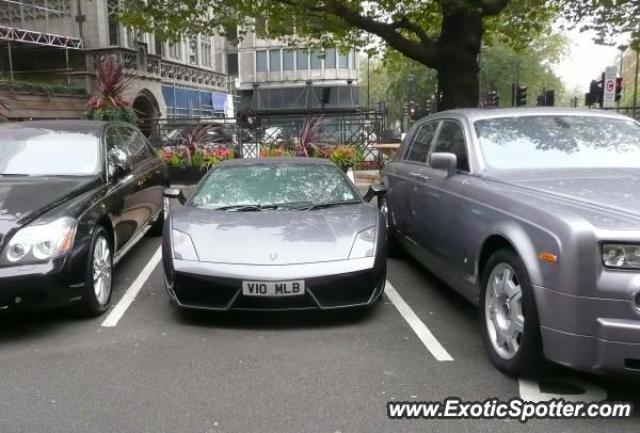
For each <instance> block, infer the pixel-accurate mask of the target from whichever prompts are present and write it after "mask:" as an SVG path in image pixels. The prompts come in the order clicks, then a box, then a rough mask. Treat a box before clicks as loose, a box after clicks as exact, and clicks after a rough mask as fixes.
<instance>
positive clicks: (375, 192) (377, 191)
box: [363, 184, 387, 202]
mask: <svg viewBox="0 0 640 433" xmlns="http://www.w3.org/2000/svg"><path fill="white" fill-rule="evenodd" d="M386 193H387V187H386V186H384V185H382V184H379V185H370V186H369V189H368V190H367V193H366V194H365V195H364V197H363V198H364V200H365V201H367V202H369V201H371V200H372V199H373V198H374V197H379V196H382V195H384V194H386Z"/></svg>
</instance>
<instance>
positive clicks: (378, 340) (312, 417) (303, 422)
mask: <svg viewBox="0 0 640 433" xmlns="http://www.w3.org/2000/svg"><path fill="white" fill-rule="evenodd" d="M158 247H159V240H157V239H145V240H144V241H143V242H142V243H141V244H140V245H139V246H137V247H136V248H135V249H134V250H133V251H132V252H131V253H130V254H129V255H128V257H127V258H126V259H125V260H123V262H122V263H121V264H120V265H119V266H118V267H117V268H116V278H115V289H114V290H115V292H114V303H117V302H118V301H119V300H120V299H121V298H122V297H123V295H124V294H125V293H127V291H128V289H130V287H131V285H132V283H133V282H134V281H135V280H136V277H138V275H139V274H140V272H141V270H142V269H143V268H144V267H145V266H146V265H147V263H148V262H149V260H150V259H151V258H152V257H153V255H154V253H156V251H157V249H158ZM388 279H389V281H390V282H391V283H392V285H393V287H394V288H395V289H396V291H397V292H398V294H399V295H400V297H401V298H402V299H403V300H404V301H405V302H406V303H407V304H408V305H409V307H410V308H411V309H412V310H413V311H414V312H415V314H416V315H417V317H418V318H419V319H420V321H421V322H422V324H424V325H425V326H426V327H427V328H428V329H429V330H430V331H431V333H432V334H433V336H434V337H435V338H436V339H437V341H438V342H439V343H440V344H441V346H442V347H443V349H444V350H446V352H447V353H448V354H449V355H450V356H451V357H452V358H453V360H452V361H437V360H436V359H435V358H434V356H433V355H432V353H431V352H430V351H429V350H428V348H427V347H426V346H425V345H424V344H423V342H422V341H421V340H420V339H419V338H418V336H417V334H416V333H415V332H414V331H413V329H412V328H411V327H410V326H409V324H408V322H407V321H406V320H405V318H404V317H403V316H402V315H401V314H400V312H399V310H398V309H397V308H396V306H395V305H394V304H393V303H391V302H390V301H389V298H385V299H384V300H383V301H382V302H380V303H379V304H378V305H377V306H376V307H374V308H373V309H371V310H368V311H364V312H363V311H358V312H353V311H344V312H339V313H338V312H333V313H326V312H313V313H308V312H305V313H295V314H291V313H278V314H274V313H269V314H266V313H264V314H258V313H228V314H219V313H217V314H184V313H180V312H177V311H176V310H174V309H173V308H172V307H171V305H170V304H169V302H168V299H167V297H166V295H165V293H164V289H163V287H162V271H161V269H160V267H159V266H157V267H156V268H155V270H153V272H152V273H151V274H150V276H149V278H148V279H143V280H144V284H143V285H142V286H141V289H140V292H139V293H138V294H137V296H136V298H135V300H134V301H133V303H132V304H131V305H130V306H129V308H128V309H126V311H124V314H123V315H122V316H121V317H119V320H118V321H117V324H115V326H113V327H105V326H102V324H103V322H104V320H105V319H106V318H107V316H103V317H101V318H98V319H93V320H79V319H76V318H73V317H71V316H70V315H69V314H67V313H65V312H64V311H55V312H48V313H40V314H31V315H19V316H2V317H0V371H1V378H0V433H13V432H25V433H26V432H28V433H39V432H43V433H45V432H46V433H53V432H64V433H73V432H96V433H98V432H109V433H111V432H132V433H138V432H154V433H160V432H171V433H175V432H187V433H191V432H194V433H196V432H198V433H204V432H232V433H236V432H277V433H288V432H292V433H297V432H329V433H335V432H342V433H347V432H367V433H368V432H405V431H406V432H426V431H437V432H518V431H522V432H548V431H558V432H598V433H600V432H602V431H612V432H613V431H615V432H639V431H640V413H639V412H640V411H639V410H638V409H636V410H635V413H634V417H633V418H631V419H615V420H588V421H586V420H534V421H530V422H528V423H527V424H521V423H519V422H518V421H513V420H510V421H508V420H486V421H472V420H390V419H388V418H387V416H386V403H387V402H388V401H390V400H399V401H400V400H401V401H404V400H442V399H444V398H446V397H450V396H458V397H461V398H462V399H464V400H477V401H481V400H484V399H486V398H490V397H496V398H500V399H503V400H509V399H511V398H514V397H518V396H520V394H521V389H524V388H527V387H529V388H530V387H531V386H534V387H541V389H542V391H544V392H546V393H548V394H549V396H550V398H551V397H553V396H566V395H568V394H572V395H573V397H576V396H577V397H580V398H581V399H586V400H588V399H589V398H591V397H593V396H600V397H601V396H604V395H606V398H607V399H609V400H624V401H631V402H633V403H634V404H635V406H636V407H640V393H638V392H637V389H638V383H628V382H616V381H613V380H611V379H602V378H597V377H594V376H590V375H585V374H577V373H573V372H570V371H567V370H564V369H561V368H555V369H552V370H551V371H550V372H549V378H540V380H539V381H534V382H532V383H528V384H522V383H519V382H518V381H516V380H513V379H511V378H509V377H506V376H504V375H502V374H501V373H499V372H498V371H497V370H495V369H494V368H493V367H492V366H491V365H490V364H489V362H488V360H487V358H486V356H485V354H484V349H483V347H482V343H481V337H480V333H479V326H478V319H477V314H476V311H475V309H474V308H473V307H472V306H471V305H469V304H468V303H466V302H465V301H464V300H463V299H462V298H460V297H459V296H457V295H456V294H454V293H453V292H452V290H451V289H449V288H447V287H446V286H445V285H444V284H443V283H441V282H439V281H438V280H437V279H435V278H434V277H433V276H431V275H430V274H429V273H428V272H427V271H425V270H423V269H422V268H420V267H419V266H418V265H417V264H415V262H413V261H412V260H410V259H407V258H403V259H390V260H389V269H388ZM129 291H130V290H129ZM585 388H586V389H587V391H588V392H587V393H586V394H584V395H579V394H580V393H582V392H583V391H584V389H585ZM527 389H528V388H527ZM523 392H524V391H523Z"/></svg>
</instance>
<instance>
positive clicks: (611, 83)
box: [607, 80, 616, 92]
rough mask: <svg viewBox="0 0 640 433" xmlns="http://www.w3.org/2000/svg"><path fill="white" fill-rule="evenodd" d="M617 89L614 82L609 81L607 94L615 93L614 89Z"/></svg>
mask: <svg viewBox="0 0 640 433" xmlns="http://www.w3.org/2000/svg"><path fill="white" fill-rule="evenodd" d="M615 88H616V84H615V83H614V82H613V81H612V80H608V81H607V92H613V89H615Z"/></svg>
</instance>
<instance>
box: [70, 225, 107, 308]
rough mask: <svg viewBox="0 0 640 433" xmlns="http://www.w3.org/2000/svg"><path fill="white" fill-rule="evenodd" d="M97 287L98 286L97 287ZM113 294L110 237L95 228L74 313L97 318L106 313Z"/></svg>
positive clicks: (99, 227) (102, 228) (100, 228)
mask: <svg viewBox="0 0 640 433" xmlns="http://www.w3.org/2000/svg"><path fill="white" fill-rule="evenodd" d="M98 285H99V286H98ZM112 292H113V252H112V244H111V237H110V236H109V233H108V232H107V231H106V230H105V229H104V227H101V226H98V227H96V229H95V231H94V233H93V239H92V241H91V248H90V249H89V254H88V258H87V270H86V277H85V285H84V293H83V296H82V301H80V303H79V304H77V305H75V306H74V307H75V308H74V310H75V312H76V313H77V314H78V315H80V316H83V317H97V316H99V315H101V314H102V313H104V312H105V311H107V309H108V308H109V305H110V303H111V293H112Z"/></svg>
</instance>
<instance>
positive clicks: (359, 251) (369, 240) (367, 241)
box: [349, 226, 376, 259]
mask: <svg viewBox="0 0 640 433" xmlns="http://www.w3.org/2000/svg"><path fill="white" fill-rule="evenodd" d="M375 250H376V228H375V226H374V227H369V228H368V229H366V230H362V231H361V232H359V233H358V234H357V235H356V239H355V240H354V241H353V246H352V247H351V253H350V254H349V258H350V259H361V258H364V257H373V254H374V252H375Z"/></svg>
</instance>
